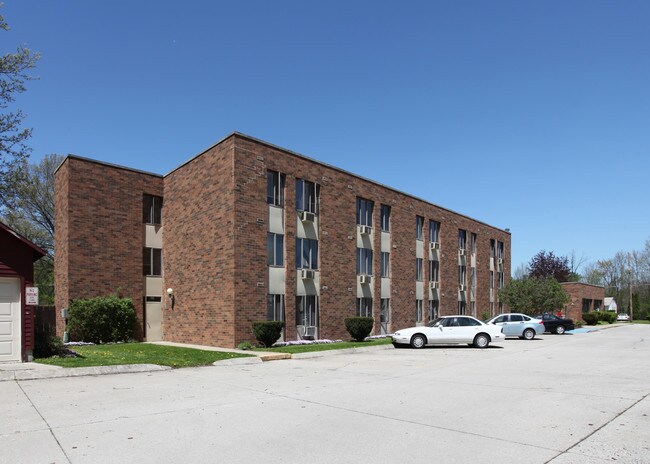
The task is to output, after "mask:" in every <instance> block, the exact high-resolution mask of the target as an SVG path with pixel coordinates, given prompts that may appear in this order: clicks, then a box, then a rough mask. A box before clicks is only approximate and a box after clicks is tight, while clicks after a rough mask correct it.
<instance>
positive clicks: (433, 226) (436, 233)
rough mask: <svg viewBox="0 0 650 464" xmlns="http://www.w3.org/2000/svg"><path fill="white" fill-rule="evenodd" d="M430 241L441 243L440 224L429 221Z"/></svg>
mask: <svg viewBox="0 0 650 464" xmlns="http://www.w3.org/2000/svg"><path fill="white" fill-rule="evenodd" d="M429 241H430V242H438V243H440V223H439V222H438V221H429Z"/></svg>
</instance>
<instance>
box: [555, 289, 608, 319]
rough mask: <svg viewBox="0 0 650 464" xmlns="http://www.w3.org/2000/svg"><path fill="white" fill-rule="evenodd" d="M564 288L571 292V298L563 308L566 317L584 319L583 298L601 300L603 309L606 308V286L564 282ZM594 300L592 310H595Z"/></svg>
mask: <svg viewBox="0 0 650 464" xmlns="http://www.w3.org/2000/svg"><path fill="white" fill-rule="evenodd" d="M560 285H562V288H563V289H564V291H565V292H567V293H568V294H569V297H570V298H571V300H570V301H569V303H568V304H567V305H565V307H564V308H563V311H562V313H563V315H564V317H568V318H570V319H573V320H574V321H580V320H582V299H583V298H586V299H589V300H600V301H601V311H603V310H604V308H605V307H604V304H603V300H604V299H605V288H604V287H599V286H598V285H589V284H583V283H580V282H564V283H562V284H560ZM593 306H594V305H593V301H592V303H591V309H590V311H593V310H594V307H593Z"/></svg>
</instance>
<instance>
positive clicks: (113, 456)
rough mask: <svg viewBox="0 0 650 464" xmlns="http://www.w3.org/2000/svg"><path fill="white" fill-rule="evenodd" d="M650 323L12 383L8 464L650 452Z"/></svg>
mask: <svg viewBox="0 0 650 464" xmlns="http://www.w3.org/2000/svg"><path fill="white" fill-rule="evenodd" d="M649 340H650V325H629V326H624V327H615V328H610V329H606V330H600V331H598V332H591V333H578V334H575V335H564V336H557V335H545V336H543V337H541V339H536V340H533V341H523V340H517V339H515V340H507V341H506V343H504V344H500V345H501V346H491V347H490V348H488V349H484V350H478V349H474V348H469V347H467V346H459V347H436V348H427V349H422V350H410V349H393V348H392V347H391V348H389V349H385V350H377V351H372V352H366V353H355V354H346V355H327V356H324V357H320V358H313V359H296V360H284V361H272V362H266V363H262V364H256V365H249V366H223V367H216V366H215V367H203V368H194V369H178V370H173V371H164V372H151V373H139V374H123V375H104V376H95V377H77V378H60V379H49V380H32V381H20V382H16V381H6V382H0V394H2V398H3V400H2V428H1V429H0V462H3V463H4V462H21V463H29V462H33V463H54V462H56V463H67V462H71V463H114V462H138V463H161V462H164V463H167V462H187V463H215V462H227V463H251V462H283V463H301V462H305V463H337V462H359V463H395V462H409V463H424V462H426V463H431V462H441V463H455V462H457V463H469V462H481V463H503V462H512V463H547V462H550V463H553V464H565V463H585V464H586V463H599V462H609V463H611V462H617V463H621V462H622V463H648V462H650V449H649V448H650V427H648V424H650V419H649V417H648V416H649V415H650V399H649V398H648V394H650V362H648V359H650V342H649Z"/></svg>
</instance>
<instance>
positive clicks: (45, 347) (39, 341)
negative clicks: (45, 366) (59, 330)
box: [34, 329, 66, 358]
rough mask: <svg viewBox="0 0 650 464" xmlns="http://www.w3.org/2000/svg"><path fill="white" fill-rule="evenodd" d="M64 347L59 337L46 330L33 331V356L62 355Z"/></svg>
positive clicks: (49, 356)
mask: <svg viewBox="0 0 650 464" xmlns="http://www.w3.org/2000/svg"><path fill="white" fill-rule="evenodd" d="M65 351H66V350H65V347H64V346H63V342H62V341H61V338H59V337H57V336H56V335H52V334H51V333H50V332H49V331H48V330H38V329H36V330H35V332H34V358H51V357H52V356H62V355H63V354H64V353H65Z"/></svg>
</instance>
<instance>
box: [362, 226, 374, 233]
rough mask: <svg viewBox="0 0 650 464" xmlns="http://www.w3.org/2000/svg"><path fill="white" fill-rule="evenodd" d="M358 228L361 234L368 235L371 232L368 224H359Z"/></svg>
mask: <svg viewBox="0 0 650 464" xmlns="http://www.w3.org/2000/svg"><path fill="white" fill-rule="evenodd" d="M359 229H360V232H361V234H363V235H370V234H371V233H372V227H370V226H361V227H360V228H359Z"/></svg>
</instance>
